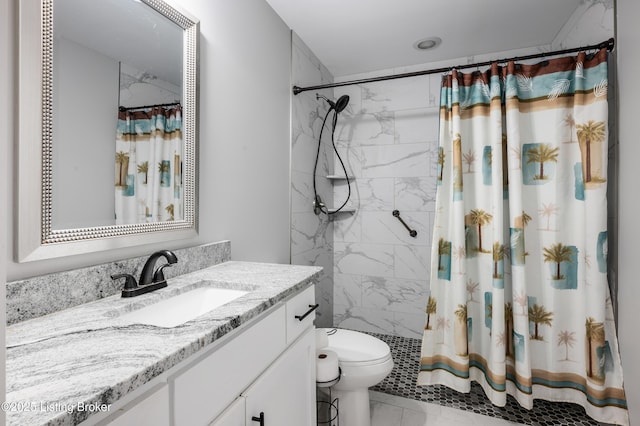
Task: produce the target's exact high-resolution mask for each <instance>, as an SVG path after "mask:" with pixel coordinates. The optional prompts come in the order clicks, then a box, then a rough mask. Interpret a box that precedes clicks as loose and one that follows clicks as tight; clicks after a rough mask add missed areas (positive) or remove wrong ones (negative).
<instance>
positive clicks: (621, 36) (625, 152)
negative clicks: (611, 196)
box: [616, 0, 640, 425]
mask: <svg viewBox="0 0 640 426" xmlns="http://www.w3.org/2000/svg"><path fill="white" fill-rule="evenodd" d="M616 7H617V10H616V15H617V28H616V29H617V34H616V44H617V48H616V56H617V59H618V87H619V90H618V120H619V140H620V155H619V166H620V167H619V169H618V170H619V188H620V198H619V218H618V220H619V226H620V231H621V232H620V233H619V241H618V259H619V266H618V282H619V293H618V296H619V297H618V299H619V302H618V303H619V305H618V337H619V340H620V352H621V353H620V356H621V357H622V367H623V369H624V379H625V392H626V395H627V403H628V406H629V415H630V417H631V424H632V425H640V364H639V363H638V360H640V334H638V325H637V324H638V303H639V302H640V282H639V281H638V270H637V269H636V265H637V264H638V259H639V258H640V248H639V247H640V246H639V245H638V241H640V227H639V226H638V210H640V198H638V180H639V176H638V158H640V144H639V143H638V124H637V123H638V108H637V104H638V99H640V83H639V80H638V77H637V76H636V74H637V72H638V69H640V53H639V52H638V46H640V32H639V31H638V17H640V2H638V1H637V0H617V4H616Z"/></svg>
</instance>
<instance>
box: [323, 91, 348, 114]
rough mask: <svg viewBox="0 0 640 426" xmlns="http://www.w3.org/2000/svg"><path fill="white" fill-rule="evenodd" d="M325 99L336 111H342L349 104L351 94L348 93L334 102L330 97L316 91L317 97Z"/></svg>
mask: <svg viewBox="0 0 640 426" xmlns="http://www.w3.org/2000/svg"><path fill="white" fill-rule="evenodd" d="M320 98H322V99H324V100H325V101H327V103H328V104H329V106H330V107H331V109H333V110H335V112H336V113H339V112H342V110H344V109H345V108H346V107H347V105H348V104H349V96H348V95H342V96H340V97H339V98H338V100H337V101H336V102H333V101H332V100H330V99H327V97H326V96H322V95H319V94H317V93H316V99H320Z"/></svg>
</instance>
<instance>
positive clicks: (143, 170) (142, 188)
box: [115, 106, 182, 225]
mask: <svg viewBox="0 0 640 426" xmlns="http://www.w3.org/2000/svg"><path fill="white" fill-rule="evenodd" d="M181 128H182V117H181V108H180V106H177V107H173V108H164V107H153V108H147V109H145V110H134V111H120V112H119V114H118V129H117V133H116V154H115V157H116V163H115V164H116V171H115V177H116V179H115V197H116V203H115V210H116V211H115V216H116V224H118V225H120V224H130V223H145V222H160V221H167V220H180V219H182V132H181Z"/></svg>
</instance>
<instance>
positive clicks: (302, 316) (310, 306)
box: [294, 303, 320, 321]
mask: <svg viewBox="0 0 640 426" xmlns="http://www.w3.org/2000/svg"><path fill="white" fill-rule="evenodd" d="M318 306H320V305H319V304H318V303H316V304H315V305H309V308H310V309H309V310H308V311H307V312H305V313H304V314H303V315H296V316H295V317H294V318H295V319H297V320H299V321H302V320H303V319H305V318H306V317H307V316H308V315H309V314H310V313H311V312H313V311H315V310H316V309H318Z"/></svg>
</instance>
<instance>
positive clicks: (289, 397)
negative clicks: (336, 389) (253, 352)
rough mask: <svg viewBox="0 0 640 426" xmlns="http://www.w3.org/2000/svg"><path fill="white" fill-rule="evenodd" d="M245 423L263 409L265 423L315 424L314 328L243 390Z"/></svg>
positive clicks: (284, 425)
mask: <svg viewBox="0 0 640 426" xmlns="http://www.w3.org/2000/svg"><path fill="white" fill-rule="evenodd" d="M243 395H244V396H245V398H246V424H247V425H248V426H259V425H260V422H259V421H256V420H253V418H259V417H260V413H264V426H289V425H291V426H293V425H295V426H312V425H315V424H316V387H315V332H314V329H313V328H310V329H309V330H307V332H305V333H304V334H302V336H301V337H300V339H298V340H297V341H296V342H295V343H294V344H293V345H292V346H291V347H290V348H289V349H287V350H286V351H285V352H284V353H283V354H282V356H281V357H280V358H278V359H277V360H276V361H275V362H274V363H273V365H271V367H269V369H268V370H267V371H265V372H264V374H263V375H261V376H260V377H259V378H258V379H257V380H256V381H255V382H254V383H253V384H252V385H251V386H250V387H249V388H248V389H247V391H246V392H244V393H243Z"/></svg>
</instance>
